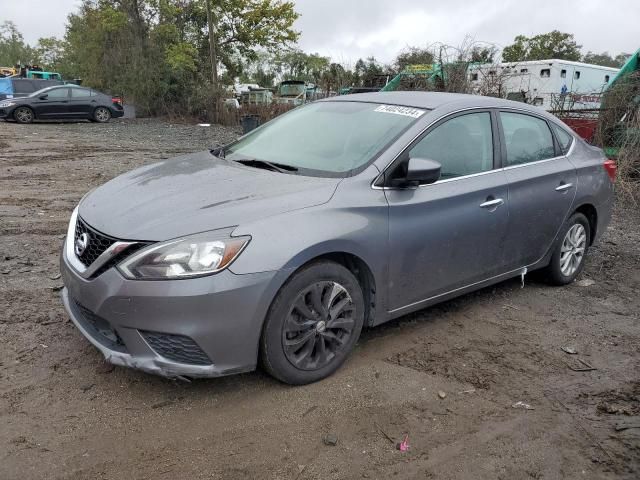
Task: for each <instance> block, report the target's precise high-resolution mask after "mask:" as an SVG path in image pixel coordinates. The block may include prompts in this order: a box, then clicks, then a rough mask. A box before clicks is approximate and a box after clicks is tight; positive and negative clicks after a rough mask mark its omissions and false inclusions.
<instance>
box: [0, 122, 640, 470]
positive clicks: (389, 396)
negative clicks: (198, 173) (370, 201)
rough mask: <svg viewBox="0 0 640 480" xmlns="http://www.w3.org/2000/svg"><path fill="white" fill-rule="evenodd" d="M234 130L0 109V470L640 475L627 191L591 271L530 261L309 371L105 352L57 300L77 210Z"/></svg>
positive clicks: (634, 284)
mask: <svg viewBox="0 0 640 480" xmlns="http://www.w3.org/2000/svg"><path fill="white" fill-rule="evenodd" d="M237 133H238V132H237V131H236V130H234V129H223V128H220V127H209V128H204V127H197V126H190V125H170V124H167V123H164V122H161V121H117V122H112V123H110V124H108V125H95V124H90V123H47V124H35V125H30V126H20V125H16V124H11V123H0V152H1V153H0V479H2V480H5V479H20V480H25V479H44V478H46V479H74V480H76V479H92V480H93V479H121V478H127V479H144V478H152V477H153V478H193V479H196V478H197V479H199V478H208V479H221V478H256V479H300V480H302V479H320V478H322V479H342V478H345V479H347V478H348V479H352V478H403V479H414V478H415V479H424V478H438V479H454V478H455V479H469V480H471V479H473V480H478V479H505V480H506V479H528V478H530V479H558V478H567V479H614V478H616V479H618V478H629V479H632V478H634V479H637V478H639V476H640V428H638V427H640V328H639V324H640V295H638V293H639V289H640V249H639V248H638V245H639V244H640V215H639V213H638V210H637V207H636V208H626V209H623V208H617V210H616V214H615V216H614V221H613V223H612V225H611V227H610V228H609V230H608V231H607V233H606V235H605V238H604V239H603V240H602V241H601V242H600V244H599V245H598V246H596V247H595V248H593V249H592V250H591V252H590V256H589V259H588V263H587V267H586V270H585V272H584V274H583V276H582V278H581V280H582V281H581V282H576V283H574V284H573V285H570V286H568V287H565V288H552V287H549V286H547V285H545V284H544V283H542V282H540V281H539V280H537V279H536V278H535V276H529V277H527V281H526V284H525V287H524V288H521V285H520V282H519V280H512V281H508V282H505V283H502V284H500V285H498V286H496V287H493V288H488V289H485V290H482V291H479V292H477V293H474V294H470V295H466V296H464V297H462V298H459V299H456V300H454V301H450V302H447V303H444V304H441V305H439V306H436V307H434V308H431V309H428V310H425V311H422V312H419V313H416V314H413V315H410V316H407V317H405V318H403V319H400V320H399V321H395V322H391V323H390V324H387V325H384V326H382V327H379V328H375V329H371V330H368V331H366V332H364V333H363V335H362V338H361V340H360V342H359V344H358V346H357V349H356V351H355V352H354V354H353V355H352V357H351V358H350V360H349V361H348V362H347V363H346V364H345V366H344V367H343V368H342V369H341V370H340V371H339V372H338V373H337V374H336V375H334V376H333V377H331V378H329V379H327V380H325V381H323V382H320V383H317V384H314V385H310V386H306V387H297V388H292V387H289V386H285V385H282V384H280V383H278V382H276V381H274V380H272V379H271V378H269V377H267V376H266V375H265V374H263V373H261V372H255V373H251V374H245V375H240V376H235V377H228V378H223V379H216V380H202V381H196V382H193V383H190V384H189V383H181V382H173V381H169V380H165V379H162V378H157V377H153V376H149V375H146V374H143V373H140V372H135V371H131V370H127V369H121V368H113V367H110V366H109V365H106V364H105V363H103V362H102V359H101V356H100V354H99V353H98V352H97V351H96V350H95V349H94V348H93V347H92V346H91V345H90V344H89V343H88V341H86V340H85V339H84V338H83V337H82V335H81V334H80V333H79V332H78V331H77V330H76V329H75V328H74V326H73V325H72V324H71V322H70V321H69V320H68V319H67V317H66V315H65V313H64V310H63V308H62V305H61V302H60V299H59V292H58V289H59V288H60V286H61V282H60V279H59V273H58V266H57V262H58V253H59V250H60V247H61V242H62V238H63V235H64V233H65V230H66V225H67V221H68V217H69V214H70V212H71V210H72V209H73V207H74V205H75V204H76V203H77V202H78V201H79V199H80V198H81V197H82V195H83V194H84V193H85V192H86V191H87V190H88V189H90V188H92V187H94V186H96V185H99V184H101V183H103V182H105V181H106V180H108V179H110V178H112V177H114V176H115V175H117V174H119V173H121V172H124V171H126V170H130V169H132V168H135V167H137V166H139V165H142V164H147V163H150V162H154V161H157V160H158V159H161V158H166V157H169V156H173V155H176V154H180V153H183V152H191V151H196V150H201V149H204V148H205V147H207V146H210V145H212V144H214V143H216V142H220V143H222V142H224V141H227V140H229V139H231V138H233V137H234V136H235V135H237ZM530 277H531V278H530ZM584 280H589V282H586V283H585V282H584ZM592 282H593V284H591V285H589V286H586V285H588V284H590V283H592ZM561 347H573V348H575V349H576V350H577V352H578V353H577V355H569V354H567V353H565V352H564V351H563V350H562V349H561ZM580 360H582V361H584V362H587V363H588V364H589V365H592V366H593V367H594V368H595V369H594V370H591V371H576V370H572V368H574V369H578V370H579V369H581V368H584V364H583V363H580ZM439 392H442V394H441V395H439ZM441 397H444V398H441ZM517 402H523V403H520V404H518V403H517ZM523 404H526V405H528V406H529V408H525V407H524V406H523ZM625 426H627V427H631V428H626V429H624V427H625ZM329 433H330V434H333V435H335V436H336V437H337V444H336V445H335V446H332V445H325V444H324V443H323V441H322V437H323V435H325V434H329ZM404 435H408V439H409V443H410V445H411V448H410V450H409V451H408V452H400V451H398V450H397V449H396V448H395V446H394V443H395V442H398V441H400V440H401V439H402V438H404Z"/></svg>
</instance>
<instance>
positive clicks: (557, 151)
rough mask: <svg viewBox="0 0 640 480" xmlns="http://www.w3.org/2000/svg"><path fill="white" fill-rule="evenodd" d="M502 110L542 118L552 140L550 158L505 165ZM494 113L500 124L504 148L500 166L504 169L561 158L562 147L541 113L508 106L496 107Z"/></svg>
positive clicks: (505, 151) (505, 152)
mask: <svg viewBox="0 0 640 480" xmlns="http://www.w3.org/2000/svg"><path fill="white" fill-rule="evenodd" d="M502 112H506V113H515V114H518V115H527V116H529V117H533V118H537V119H538V120H542V121H543V122H544V123H545V124H546V125H547V128H548V129H549V133H550V134H551V141H552V142H553V155H554V156H553V157H550V158H543V159H541V160H535V161H533V162H525V163H518V164H516V165H507V140H506V137H505V134H504V129H503V128H502V119H501V118H500V114H501V113H502ZM496 115H497V117H498V124H499V126H500V141H501V143H502V144H503V145H504V149H502V152H501V154H502V166H503V168H504V169H511V168H513V167H518V166H521V165H532V164H534V163H540V162H546V161H548V160H555V159H557V158H561V157H563V156H565V155H564V153H562V148H561V147H560V144H559V142H558V140H557V139H556V136H555V134H554V133H553V128H551V125H550V124H549V120H548V119H547V118H545V117H543V116H542V115H537V114H536V113H535V112H528V111H525V110H519V109H515V108H509V107H498V108H497V109H496Z"/></svg>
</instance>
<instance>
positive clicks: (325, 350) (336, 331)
mask: <svg viewBox="0 0 640 480" xmlns="http://www.w3.org/2000/svg"><path fill="white" fill-rule="evenodd" d="M363 323H364V298H363V295H362V289H361V287H360V284H359V283H358V280H357V279H356V277H355V276H354V275H353V274H352V273H351V272H350V271H349V270H348V269H346V268H345V267H343V266H342V265H340V264H337V263H335V262H331V261H320V262H316V263H312V264H311V265H309V266H308V267H305V268H304V269H302V270H300V271H299V272H297V273H295V274H294V275H293V277H292V278H291V279H290V280H289V281H288V282H287V283H286V284H285V285H284V286H283V287H282V288H281V289H280V291H279V292H278V294H277V295H276V297H275V299H274V301H273V303H272V305H271V308H270V309H269V313H268V314H267V319H266V321H265V325H264V328H263V331H262V336H261V339H260V360H261V363H262V366H263V368H264V369H265V370H266V371H267V372H268V373H269V374H271V375H272V376H274V377H275V378H277V379H278V380H280V381H282V382H285V383H289V384H291V385H304V384H307V383H312V382H316V381H318V380H321V379H323V378H326V377H328V376H329V375H331V374H332V373H334V372H335V371H336V370H337V369H338V368H339V367H340V366H341V365H342V364H343V363H344V361H345V360H346V358H347V356H348V355H349V353H351V351H352V350H353V347H354V345H355V343H356V342H357V340H358V338H359V336H360V332H361V330H362V325H363Z"/></svg>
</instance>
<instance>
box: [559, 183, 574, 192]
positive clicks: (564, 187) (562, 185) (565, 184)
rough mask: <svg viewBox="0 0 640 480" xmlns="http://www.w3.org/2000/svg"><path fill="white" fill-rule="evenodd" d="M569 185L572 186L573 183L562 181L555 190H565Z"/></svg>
mask: <svg viewBox="0 0 640 480" xmlns="http://www.w3.org/2000/svg"><path fill="white" fill-rule="evenodd" d="M571 187H573V183H562V184H560V185H559V186H558V187H556V192H566V191H567V190H569V189H570V188H571Z"/></svg>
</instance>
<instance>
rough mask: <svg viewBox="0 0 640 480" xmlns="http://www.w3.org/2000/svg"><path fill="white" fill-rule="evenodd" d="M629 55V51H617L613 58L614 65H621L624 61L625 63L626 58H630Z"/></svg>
mask: <svg viewBox="0 0 640 480" xmlns="http://www.w3.org/2000/svg"><path fill="white" fill-rule="evenodd" d="M631 55H632V54H631V53H619V54H618V55H616V57H615V58H614V61H615V62H616V66H617V67H622V66H623V65H624V64H625V63H627V60H629V58H631Z"/></svg>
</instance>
